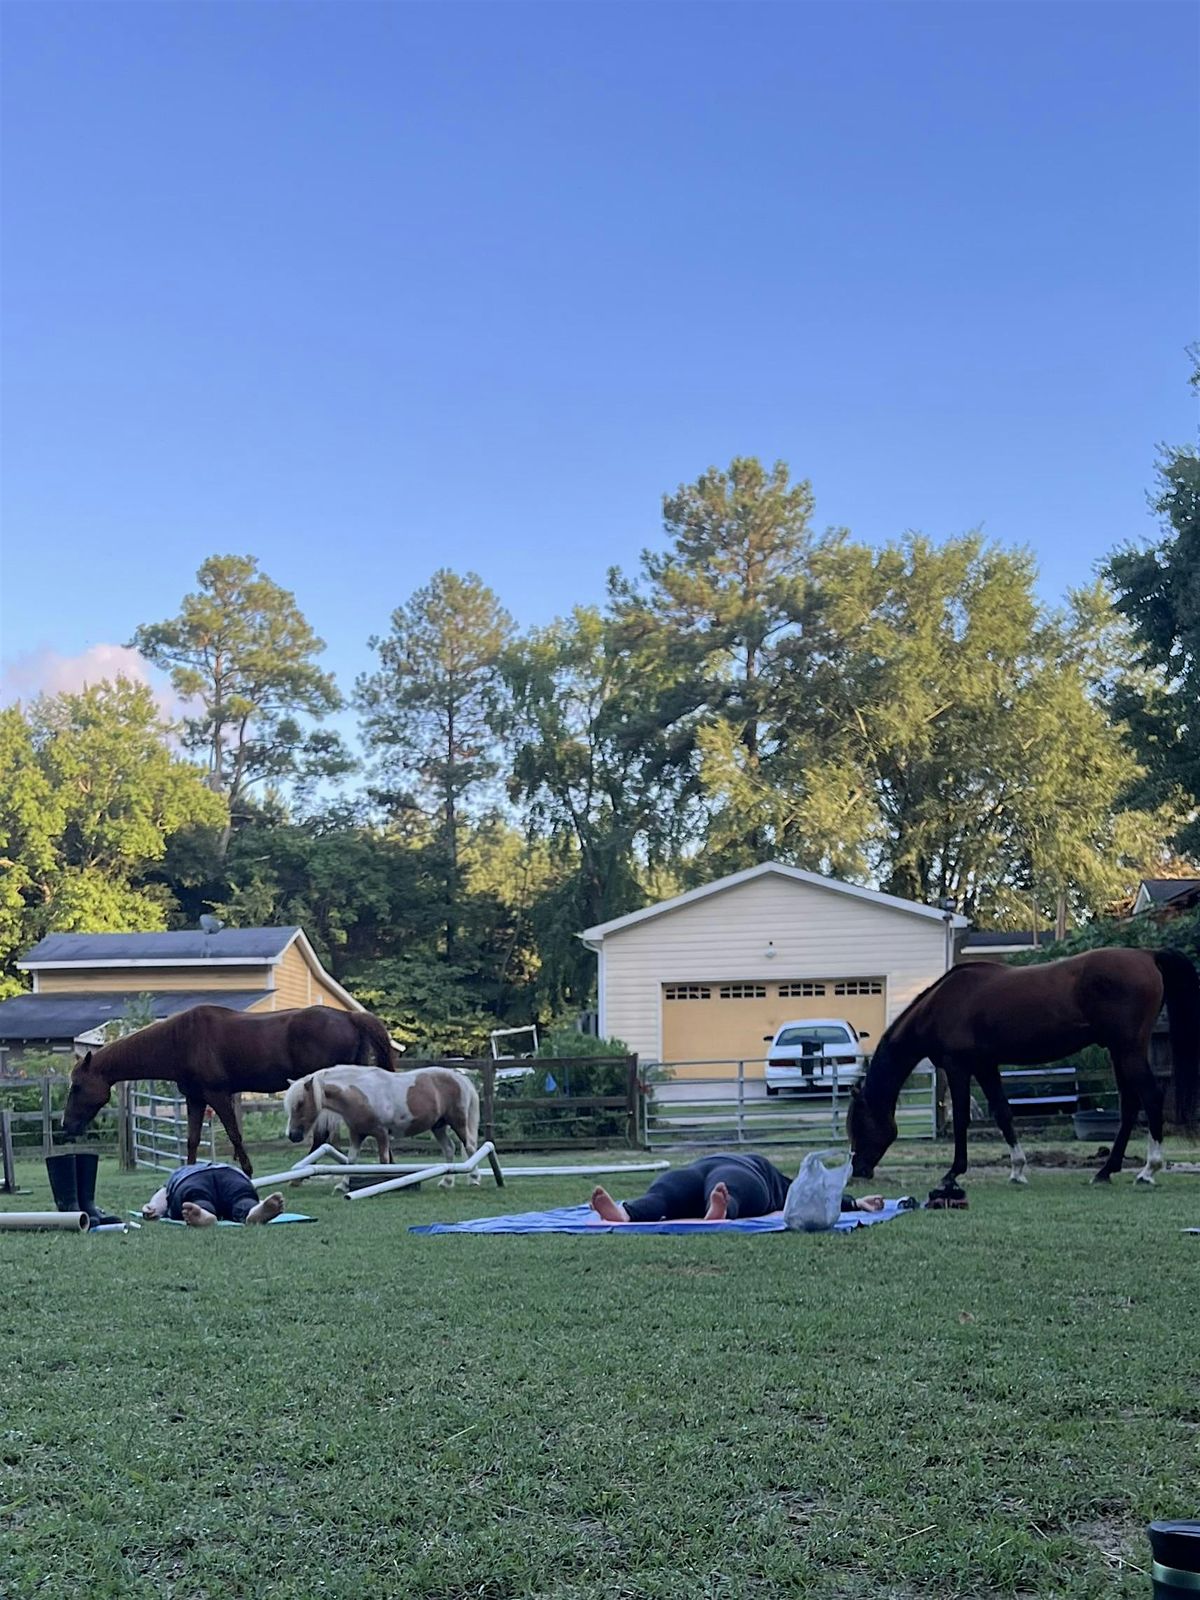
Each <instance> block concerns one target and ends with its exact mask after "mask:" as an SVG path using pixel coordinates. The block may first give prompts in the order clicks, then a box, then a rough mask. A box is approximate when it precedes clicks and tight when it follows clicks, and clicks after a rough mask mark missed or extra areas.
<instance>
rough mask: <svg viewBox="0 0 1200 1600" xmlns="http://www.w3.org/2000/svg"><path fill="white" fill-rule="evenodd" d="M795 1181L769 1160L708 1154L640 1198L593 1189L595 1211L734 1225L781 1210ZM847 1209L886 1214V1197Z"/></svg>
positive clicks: (621, 1218)
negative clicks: (621, 1197) (623, 1198)
mask: <svg viewBox="0 0 1200 1600" xmlns="http://www.w3.org/2000/svg"><path fill="white" fill-rule="evenodd" d="M791 1186H792V1180H791V1179H790V1178H789V1177H788V1175H787V1174H786V1173H785V1172H780V1170H779V1168H778V1167H775V1166H772V1165H771V1163H770V1162H769V1161H768V1160H767V1159H766V1157H765V1156H744V1155H736V1154H730V1155H717V1156H703V1157H702V1158H701V1159H700V1160H699V1161H693V1162H692V1163H691V1165H690V1166H687V1167H676V1168H675V1170H674V1171H673V1172H663V1173H660V1174H659V1176H658V1177H657V1178H655V1180H654V1182H653V1183H652V1184H651V1185H650V1187H649V1188H648V1189H647V1190H646V1192H645V1194H644V1195H643V1196H642V1197H641V1199H640V1200H626V1201H625V1202H624V1204H622V1203H621V1202H620V1201H618V1200H614V1199H613V1197H612V1196H611V1195H610V1194H609V1192H608V1190H607V1189H600V1188H596V1189H593V1190H592V1210H593V1211H594V1212H596V1214H597V1215H598V1216H599V1217H600V1218H601V1220H602V1221H604V1222H683V1221H686V1220H688V1219H695V1218H700V1219H701V1220H703V1221H704V1222H726V1221H730V1222H732V1221H734V1220H735V1219H736V1218H738V1217H766V1216H769V1215H770V1214H771V1212H772V1211H779V1210H781V1209H782V1207H783V1202H784V1200H785V1199H786V1197H787V1192H788V1190H789V1189H790V1188H791ZM842 1210H843V1211H882V1210H883V1196H882V1195H880V1194H872V1195H867V1196H866V1198H865V1199H862V1200H855V1199H854V1198H853V1197H852V1196H851V1195H848V1194H847V1195H843V1197H842Z"/></svg>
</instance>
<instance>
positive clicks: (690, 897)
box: [579, 861, 971, 945]
mask: <svg viewBox="0 0 1200 1600" xmlns="http://www.w3.org/2000/svg"><path fill="white" fill-rule="evenodd" d="M766 877H777V878H787V879H789V880H790V881H791V882H792V883H804V884H807V885H808V886H809V887H810V888H813V889H826V890H828V891H829V892H830V893H831V894H844V895H849V896H850V897H851V898H852V899H855V900H865V901H867V902H868V903H870V904H871V905H877V906H885V907H887V909H888V910H889V911H903V912H906V913H907V914H908V915H909V916H914V917H931V918H932V919H933V920H934V921H935V922H942V921H944V920H945V917H946V913H945V912H944V911H939V910H938V909H937V907H936V906H923V905H921V904H920V903H919V901H916V900H902V899H901V898H900V897H899V896H898V895H894V894H884V893H883V891H882V890H881V889H864V888H863V887H862V885H861V884H857V883H843V882H842V881H841V880H840V879H839V878H824V877H822V876H821V874H820V873H819V872H806V871H805V870H804V869H803V868H802V867H788V866H785V865H784V864H783V862H782V861H764V862H762V863H761V864H760V865H759V866H757V867H747V868H746V869H745V870H744V871H742V872H731V873H730V874H729V876H728V877H725V878H717V879H716V880H715V881H714V882H713V883H706V884H702V885H701V887H700V888H699V889H689V890H688V892H687V893H686V894H677V895H676V896H675V897H674V899H672V900H660V901H658V903H657V904H656V905H652V906H643V907H642V909H641V910H640V911H631V912H630V913H629V914H628V916H624V917H615V918H614V919H613V920H612V921H611V922H600V923H597V925H596V926H595V927H594V928H586V929H585V930H584V931H583V932H582V933H581V934H580V935H579V938H581V939H582V940H583V941H584V943H585V944H589V945H590V944H599V943H600V942H601V941H602V940H604V939H606V938H607V937H608V936H609V934H612V933H620V932H622V931H623V930H624V929H626V928H632V927H634V926H635V925H636V924H637V923H639V922H649V920H650V919H651V918H652V917H663V916H666V915H667V914H668V912H671V911H678V910H679V909H680V907H681V906H690V905H692V904H694V902H695V901H697V900H703V899H705V898H706V897H707V896H708V895H711V894H722V893H724V891H725V890H726V889H736V888H737V887H738V885H739V884H743V883H749V882H751V880H752V879H754V878H766ZM950 921H951V924H952V925H953V926H954V927H955V928H969V927H970V926H971V924H970V920H969V918H967V917H964V916H960V915H959V913H958V912H957V911H956V912H953V913H952V914H951V916H950Z"/></svg>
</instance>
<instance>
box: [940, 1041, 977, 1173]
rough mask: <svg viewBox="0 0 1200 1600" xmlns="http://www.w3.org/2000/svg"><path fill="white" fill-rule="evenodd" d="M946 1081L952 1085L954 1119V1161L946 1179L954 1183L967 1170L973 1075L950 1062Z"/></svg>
mask: <svg viewBox="0 0 1200 1600" xmlns="http://www.w3.org/2000/svg"><path fill="white" fill-rule="evenodd" d="M945 1066H946V1079H947V1081H948V1083H949V1085H950V1110H951V1113H952V1115H953V1118H954V1160H953V1162H952V1163H951V1165H950V1170H949V1172H947V1174H946V1177H945V1182H946V1183H954V1182H955V1181H956V1179H957V1178H958V1177H959V1175H960V1174H961V1173H964V1172H965V1171H966V1170H967V1129H968V1127H969V1126H970V1124H971V1075H970V1073H969V1071H968V1070H967V1068H966V1067H962V1066H957V1065H955V1064H954V1063H953V1062H948V1063H946V1064H945Z"/></svg>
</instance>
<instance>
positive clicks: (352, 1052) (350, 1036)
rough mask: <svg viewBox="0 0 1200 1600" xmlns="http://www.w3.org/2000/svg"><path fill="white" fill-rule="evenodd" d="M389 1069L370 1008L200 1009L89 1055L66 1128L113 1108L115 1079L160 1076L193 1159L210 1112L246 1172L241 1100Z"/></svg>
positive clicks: (387, 1043) (391, 1062) (389, 1054)
mask: <svg viewBox="0 0 1200 1600" xmlns="http://www.w3.org/2000/svg"><path fill="white" fill-rule="evenodd" d="M372 1056H374V1059H375V1063H376V1065H377V1066H380V1067H385V1068H387V1070H388V1071H392V1070H393V1069H394V1067H395V1057H394V1055H393V1051H392V1041H391V1039H390V1038H389V1037H388V1031H387V1029H386V1028H385V1027H384V1025H383V1023H382V1022H380V1021H379V1019H378V1017H372V1016H370V1015H369V1014H368V1013H367V1012H365V1011H335V1010H334V1009H333V1007H332V1006H304V1007H302V1008H301V1009H299V1010H296V1011H269V1012H267V1013H265V1014H260V1015H257V1016H256V1015H254V1014H252V1013H251V1014H247V1013H246V1012H242V1011H231V1010H230V1009H229V1007H228V1006H193V1007H192V1009H191V1010H190V1011H180V1012H179V1013H178V1014H177V1015H176V1016H173V1017H167V1018H166V1020H165V1021H163V1022H152V1023H151V1024H150V1026H149V1027H148V1028H139V1029H138V1031H137V1033H131V1034H129V1035H128V1036H127V1037H126V1038H124V1039H114V1041H113V1042H112V1044H106V1045H104V1046H102V1047H101V1048H100V1049H99V1050H94V1051H93V1050H89V1051H88V1053H87V1055H85V1056H84V1058H83V1060H82V1061H81V1062H79V1064H78V1065H77V1066H76V1068H75V1070H74V1071H73V1072H72V1074H71V1087H70V1090H69V1092H68V1094H67V1105H66V1110H65V1111H64V1112H63V1131H64V1132H65V1133H66V1134H67V1135H68V1136H69V1137H72V1138H74V1137H75V1136H76V1135H77V1134H78V1133H80V1132H81V1131H82V1130H83V1129H84V1128H86V1127H87V1125H88V1123H89V1122H90V1121H91V1120H92V1118H93V1117H94V1116H95V1115H96V1113H97V1111H99V1109H100V1107H101V1106H103V1105H106V1104H107V1103H108V1099H109V1096H110V1095H111V1093H112V1086H113V1084H114V1083H123V1082H125V1081H127V1080H128V1079H130V1078H163V1079H166V1080H168V1081H170V1082H172V1083H177V1084H178V1085H179V1088H180V1090H181V1091H182V1093H183V1096H184V1098H185V1099H186V1101H187V1113H188V1144H187V1158H188V1160H189V1161H195V1159H196V1152H197V1150H198V1149H199V1148H200V1134H201V1131H202V1129H203V1126H204V1108H205V1106H206V1105H208V1106H211V1107H212V1108H213V1110H214V1111H215V1112H216V1114H217V1116H218V1117H220V1119H221V1124H222V1126H223V1127H224V1129H225V1132H226V1133H227V1134H228V1135H229V1142H230V1144H231V1145H232V1146H233V1153H234V1155H235V1156H236V1157H237V1159H238V1162H239V1163H240V1165H241V1168H242V1171H243V1172H244V1173H245V1174H246V1176H247V1177H249V1176H250V1175H251V1173H252V1171H253V1168H252V1167H251V1165H250V1157H249V1156H248V1155H247V1154H246V1147H245V1145H244V1144H243V1143H242V1133H241V1129H240V1128H239V1127H238V1121H237V1112H236V1110H235V1109H234V1104H233V1097H234V1095H235V1094H243V1093H257V1094H278V1093H280V1092H281V1091H282V1090H284V1089H286V1088H287V1086H288V1083H289V1081H290V1080H291V1079H292V1078H299V1077H303V1076H304V1074H305V1073H308V1072H316V1071H318V1070H319V1069H320V1068H321V1067H333V1066H337V1065H339V1064H340V1063H341V1062H352V1063H358V1064H361V1065H369V1064H370V1061H371V1057H372Z"/></svg>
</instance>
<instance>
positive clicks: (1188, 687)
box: [1104, 447, 1200, 854]
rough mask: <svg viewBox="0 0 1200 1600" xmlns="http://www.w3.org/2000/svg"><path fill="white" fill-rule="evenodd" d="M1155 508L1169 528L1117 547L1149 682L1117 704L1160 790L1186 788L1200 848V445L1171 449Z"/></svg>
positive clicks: (1195, 845)
mask: <svg viewBox="0 0 1200 1600" xmlns="http://www.w3.org/2000/svg"><path fill="white" fill-rule="evenodd" d="M1153 503H1154V509H1155V510H1156V511H1157V512H1158V514H1159V516H1160V517H1161V519H1162V523H1163V537H1162V538H1161V539H1160V540H1159V541H1158V542H1157V543H1156V544H1152V545H1149V546H1146V547H1137V546H1134V545H1127V546H1125V547H1124V548H1123V549H1121V550H1118V551H1116V552H1115V553H1114V554H1113V555H1111V556H1110V557H1109V559H1108V561H1107V563H1106V565H1105V568H1104V575H1105V577H1106V579H1107V580H1108V582H1109V583H1110V584H1111V585H1112V588H1113V590H1114V593H1115V596H1116V607H1117V610H1118V611H1119V612H1120V613H1121V615H1122V616H1124V617H1126V618H1127V619H1128V620H1129V622H1130V623H1131V624H1132V627H1133V630H1134V637H1135V640H1136V644H1137V648H1138V658H1139V665H1140V666H1141V667H1142V669H1143V673H1142V676H1141V679H1140V681H1126V682H1125V683H1123V684H1120V685H1118V686H1117V688H1116V691H1115V693H1114V696H1113V703H1114V707H1115V710H1116V712H1117V714H1118V715H1122V716H1124V717H1125V718H1126V719H1127V720H1128V722H1129V725H1130V728H1131V730H1132V734H1133V738H1134V740H1135V742H1136V745H1137V749H1138V752H1139V754H1140V756H1141V758H1142V760H1143V762H1144V763H1145V765H1146V767H1147V769H1148V773H1149V777H1150V780H1151V795H1152V797H1154V798H1161V797H1163V796H1166V795H1169V793H1170V792H1171V791H1172V790H1173V789H1180V790H1182V791H1183V793H1184V794H1185V795H1186V796H1187V797H1188V799H1189V801H1190V816H1189V818H1188V820H1187V822H1186V824H1185V825H1184V827H1183V828H1182V829H1181V830H1180V833H1179V835H1178V843H1179V845H1180V847H1181V848H1182V849H1183V850H1185V851H1190V852H1193V853H1196V854H1200V453H1198V452H1197V451H1196V450H1195V449H1194V448H1193V447H1187V448H1183V449H1177V450H1171V451H1168V452H1167V453H1166V454H1165V456H1164V457H1163V459H1162V461H1161V463H1160V465H1159V469H1158V492H1157V494H1156V496H1155V498H1154V502H1153Z"/></svg>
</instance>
